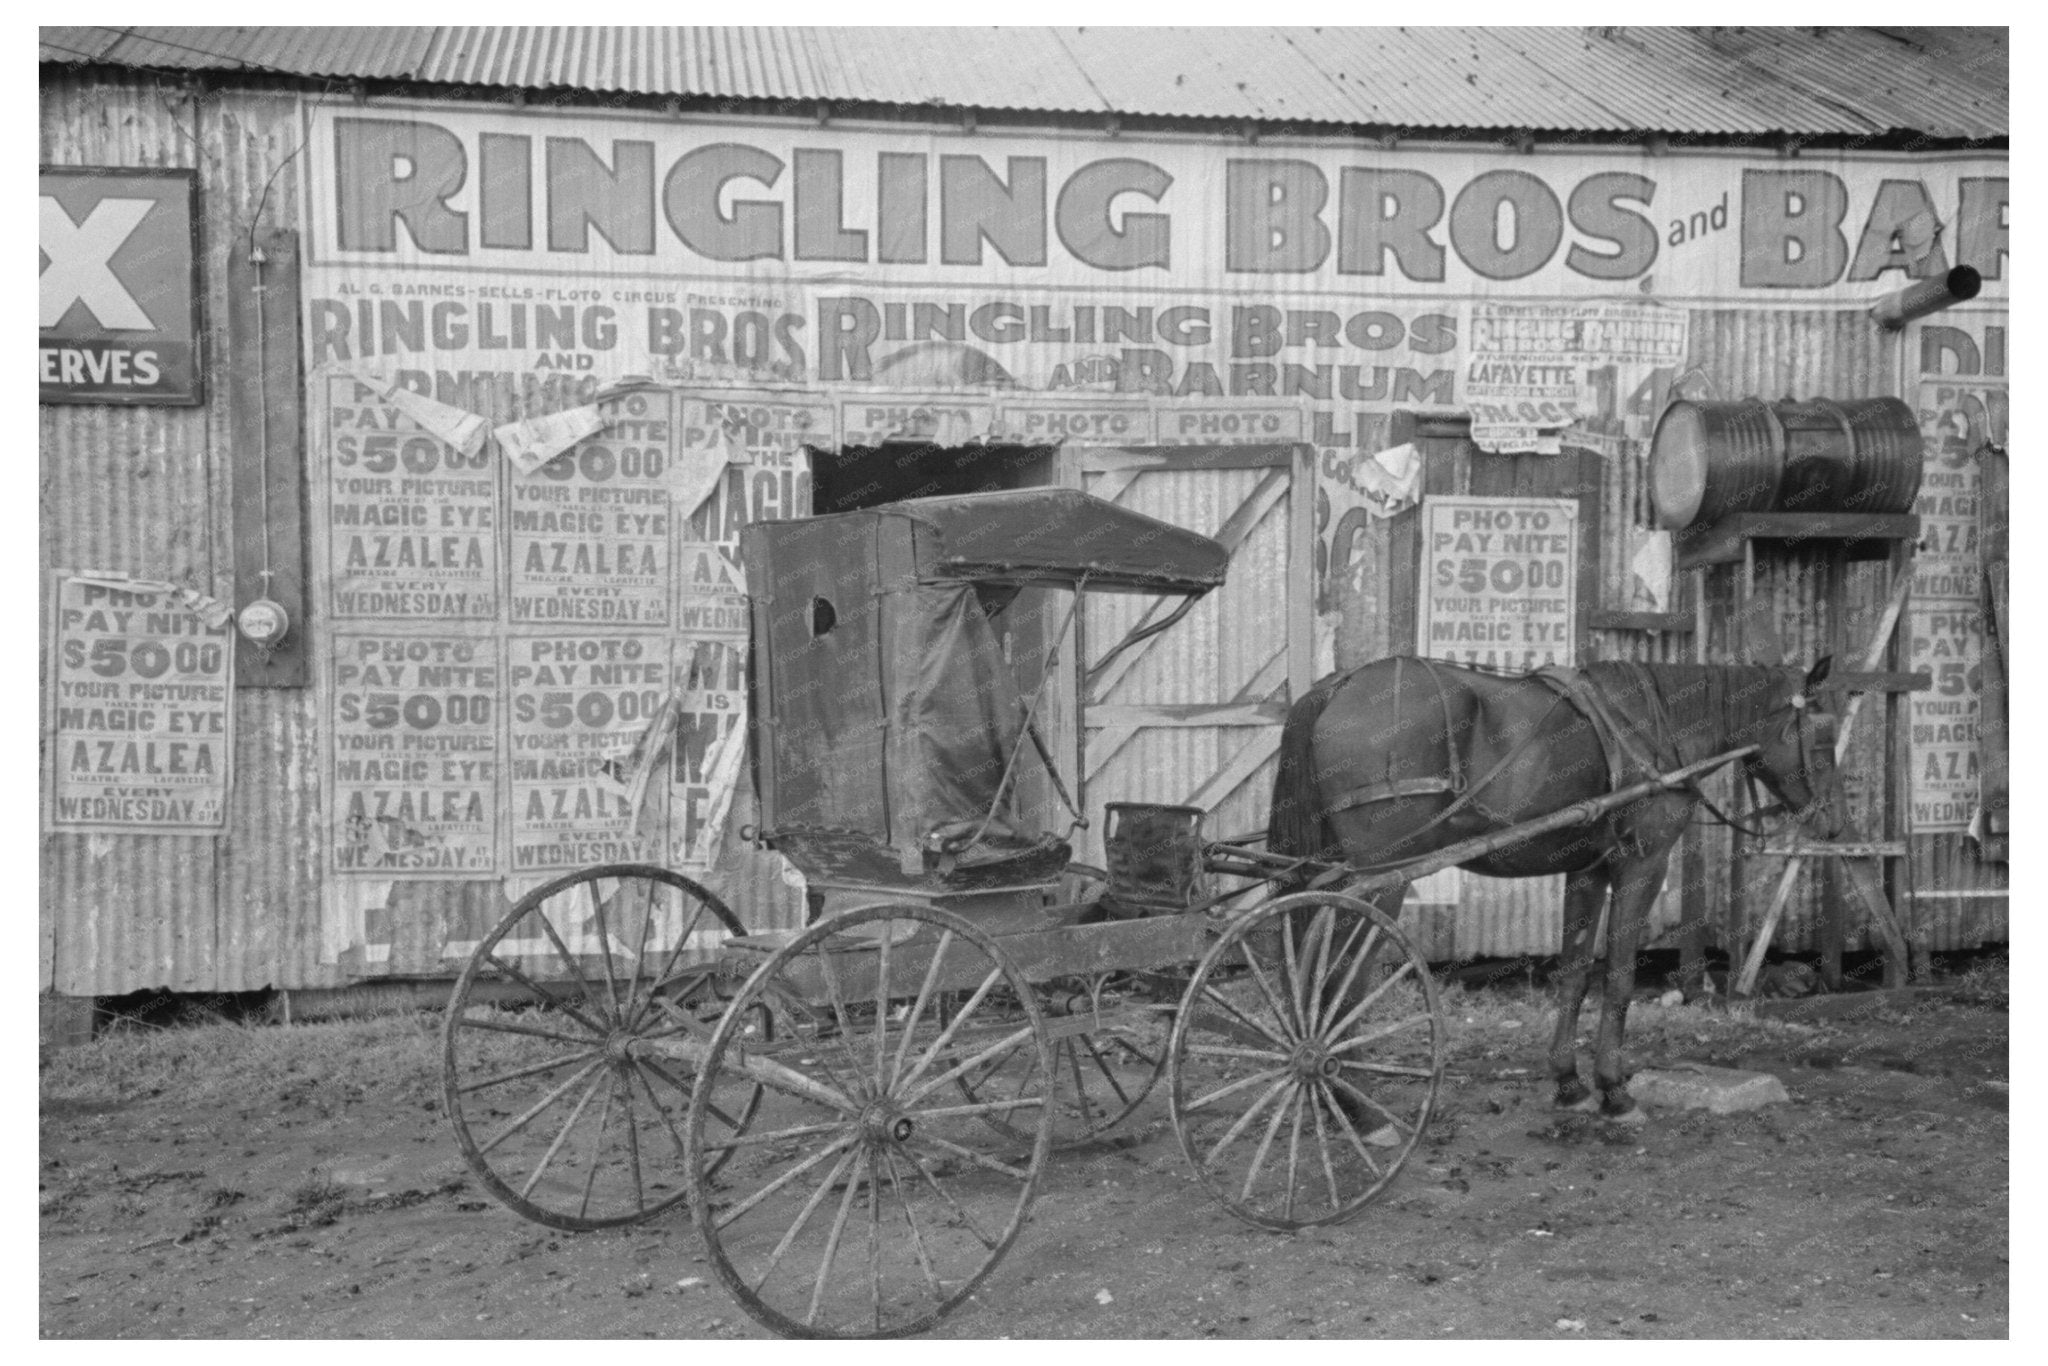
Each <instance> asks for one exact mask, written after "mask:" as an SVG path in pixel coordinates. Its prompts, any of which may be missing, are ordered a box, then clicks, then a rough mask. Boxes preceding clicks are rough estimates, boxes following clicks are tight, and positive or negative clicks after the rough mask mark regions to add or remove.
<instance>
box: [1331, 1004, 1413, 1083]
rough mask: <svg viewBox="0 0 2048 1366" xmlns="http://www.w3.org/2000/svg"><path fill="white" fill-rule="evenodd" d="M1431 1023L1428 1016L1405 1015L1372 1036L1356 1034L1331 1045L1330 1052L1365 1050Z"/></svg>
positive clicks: (1373, 1032)
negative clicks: (1371, 1045) (1393, 1036)
mask: <svg viewBox="0 0 2048 1366" xmlns="http://www.w3.org/2000/svg"><path fill="white" fill-rule="evenodd" d="M1429 1021H1430V1017H1429V1016H1428V1015H1426V1014H1425V1015H1404V1016H1402V1017H1401V1018H1400V1019H1398V1020H1394V1021H1391V1022H1390V1023H1387V1024H1383V1025H1381V1026H1380V1027H1379V1028H1377V1029H1375V1030H1373V1031H1372V1033H1370V1034H1354V1035H1352V1036H1351V1037H1350V1038H1348V1039H1345V1040H1344V1041H1343V1042H1341V1043H1334V1044H1331V1045H1330V1049H1329V1051H1330V1052H1332V1053H1349V1052H1350V1051H1351V1050H1352V1049H1354V1048H1363V1047H1365V1046H1366V1045H1367V1044H1369V1043H1378V1042H1379V1041H1380V1040H1381V1039H1384V1038H1387V1037H1388V1036H1390V1035H1393V1034H1399V1033H1400V1032H1401V1031H1403V1030H1405V1029H1413V1028H1415V1026H1417V1025H1426V1024H1428V1023H1429ZM1344 1065H1345V1066H1346V1067H1357V1066H1362V1065H1363V1064H1359V1063H1346V1064H1344ZM1422 1075H1423V1076H1425V1077H1426V1076H1428V1075H1429V1072H1428V1071H1426V1070H1425V1071H1424V1072H1423V1073H1422Z"/></svg>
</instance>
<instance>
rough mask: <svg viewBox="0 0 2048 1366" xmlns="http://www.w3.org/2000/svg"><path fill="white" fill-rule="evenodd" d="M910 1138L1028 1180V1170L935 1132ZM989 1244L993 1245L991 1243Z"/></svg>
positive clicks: (1014, 1177) (980, 1165)
mask: <svg viewBox="0 0 2048 1366" xmlns="http://www.w3.org/2000/svg"><path fill="white" fill-rule="evenodd" d="M1041 1103H1042V1102H1041ZM911 1139H912V1140H913V1141H915V1142H919V1143H929V1144H931V1145H932V1146H933V1147H935V1148H944V1149H945V1150H946V1151H947V1152H949V1153H951V1154H953V1156H955V1157H964V1158H966V1159H967V1160H968V1161H969V1162H972V1163H973V1164H974V1165H975V1166H977V1167H985V1168H987V1169H988V1170H989V1171H992V1172H1000V1173H1002V1174H1003V1175H1004V1176H1007V1177H1011V1178H1013V1179H1015V1180H1018V1181H1029V1180H1030V1179H1031V1173H1030V1172H1027V1171H1019V1170H1017V1168H1015V1167H1012V1166H1010V1165H1009V1164H1008V1163H1006V1162H998V1161H996V1160H995V1159H994V1158H993V1157H990V1156H989V1155H988V1154H987V1153H978V1152H976V1151H975V1150H974V1149H972V1148H963V1147H961V1146H960V1145H959V1144H958V1143H955V1142H953V1141H952V1140H950V1139H944V1138H940V1137H939V1136H938V1135H937V1134H926V1133H917V1134H912V1135H911ZM991 1246H993V1244H991Z"/></svg>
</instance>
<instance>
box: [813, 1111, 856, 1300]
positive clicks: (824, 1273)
mask: <svg viewBox="0 0 2048 1366" xmlns="http://www.w3.org/2000/svg"><path fill="white" fill-rule="evenodd" d="M854 1157H855V1159H856V1169H855V1170H854V1171H851V1172H848V1173H847V1175H846V1195H845V1196H844V1198H842V1199H841V1200H840V1202H839V1212H838V1213H837V1214H835V1215H834V1216H833V1217H832V1231H831V1232H830V1233H828V1234H826V1235H825V1256H824V1259H823V1260H821V1261H820V1262H819V1263H818V1278H817V1279H816V1280H815V1281H813V1282H811V1307H810V1308H809V1309H807V1310H805V1311H804V1322H805V1323H806V1324H812V1323H816V1322H817V1320H818V1305H819V1303H820V1302H822V1301H823V1300H824V1298H825V1282H826V1281H828V1280H830V1279H831V1278H832V1263H833V1262H835V1261H837V1260H839V1236H840V1235H841V1234H842V1233H844V1232H846V1216H847V1214H848V1213H850V1212H851V1211H852V1209H853V1195H854V1192H855V1191H857V1190H859V1189H860V1171H859V1168H860V1166H862V1165H864V1164H863V1163H861V1162H860V1161H859V1159H862V1158H865V1157H866V1154H865V1153H863V1152H860V1151H859V1150H856V1151H855V1153H854Z"/></svg>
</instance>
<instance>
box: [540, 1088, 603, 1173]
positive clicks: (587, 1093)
mask: <svg viewBox="0 0 2048 1366" xmlns="http://www.w3.org/2000/svg"><path fill="white" fill-rule="evenodd" d="M602 1080H604V1078H602V1077H593V1078H591V1081H590V1085H588V1086H586V1087H584V1088H583V1094H582V1095H580V1096H578V1097H577V1098H576V1104H575V1106H574V1107H573V1108H572V1109H571V1110H570V1111H569V1117H568V1118H567V1119H565V1120H563V1121H562V1127H561V1129H560V1130H559V1131H558V1132H557V1133H556V1134H555V1141H554V1142H552V1143H550V1144H548V1150H547V1151H546V1152H545V1153H543V1154H541V1159H540V1165H539V1166H537V1167H535V1168H534V1169H533V1171H532V1172H531V1173H530V1174H529V1175H528V1176H527V1178H526V1184H525V1185H523V1186H521V1187H520V1188H519V1198H520V1199H522V1200H523V1199H525V1198H526V1197H527V1196H529V1195H531V1194H533V1188H534V1187H535V1186H537V1185H539V1184H540V1178H541V1174H542V1173H543V1172H545V1171H547V1169H548V1164H549V1163H551V1162H553V1161H554V1160H555V1154H556V1153H558V1152H560V1151H561V1150H562V1144H563V1143H564V1142H565V1141H566V1140H567V1139H568V1137H569V1131H570V1130H571V1129H574V1128H575V1127H576V1121H577V1119H578V1118H580V1117H581V1116H582V1114H583V1108H584V1107H585V1106H586V1105H588V1104H590V1098H591V1097H592V1096H594V1095H596V1094H597V1087H598V1083H599V1082H600V1081H602Z"/></svg>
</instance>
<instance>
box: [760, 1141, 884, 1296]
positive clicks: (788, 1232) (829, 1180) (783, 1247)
mask: <svg viewBox="0 0 2048 1366" xmlns="http://www.w3.org/2000/svg"><path fill="white" fill-rule="evenodd" d="M859 1157H860V1153H859V1151H858V1150H849V1151H847V1152H844V1153H841V1154H840V1155H839V1161H838V1162H836V1163H834V1164H833V1167H832V1170H831V1171H829V1172H827V1173H825V1179H824V1180H823V1181H820V1182H819V1183H818V1188H817V1189H816V1190H814V1191H812V1192H811V1198H810V1199H808V1200H806V1201H804V1207H803V1208H802V1209H800V1210H798V1211H797V1214H796V1218H795V1219H794V1220H792V1221H791V1222H790V1225H789V1227H788V1228H786V1229H784V1230H783V1231H782V1239H781V1241H779V1242H777V1243H776V1244H775V1250H774V1251H773V1252H770V1253H769V1254H768V1265H767V1266H766V1267H764V1268H762V1271H761V1279H760V1280H758V1281H755V1282H754V1293H755V1294H757V1295H758V1294H760V1293H761V1287H762V1286H764V1285H766V1284H768V1278H769V1277H770V1276H773V1275H774V1274H775V1268H776V1267H778V1266H780V1265H782V1259H783V1257H785V1256H786V1255H788V1253H789V1249H790V1245H791V1244H793V1243H795V1242H796V1240H797V1236H798V1235H799V1234H801V1233H802V1232H803V1231H804V1226H805V1225H806V1224H809V1223H810V1222H811V1216H812V1215H814V1214H816V1213H817V1212H818V1206H820V1205H822V1204H824V1203H825V1197H826V1196H827V1195H829V1194H831V1191H832V1188H833V1187H834V1186H836V1185H838V1184H839V1179H840V1178H841V1177H843V1176H845V1175H846V1169H847V1168H848V1167H849V1166H851V1165H852V1164H853V1163H854V1162H855V1161H857V1160H858V1159H859Z"/></svg>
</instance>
